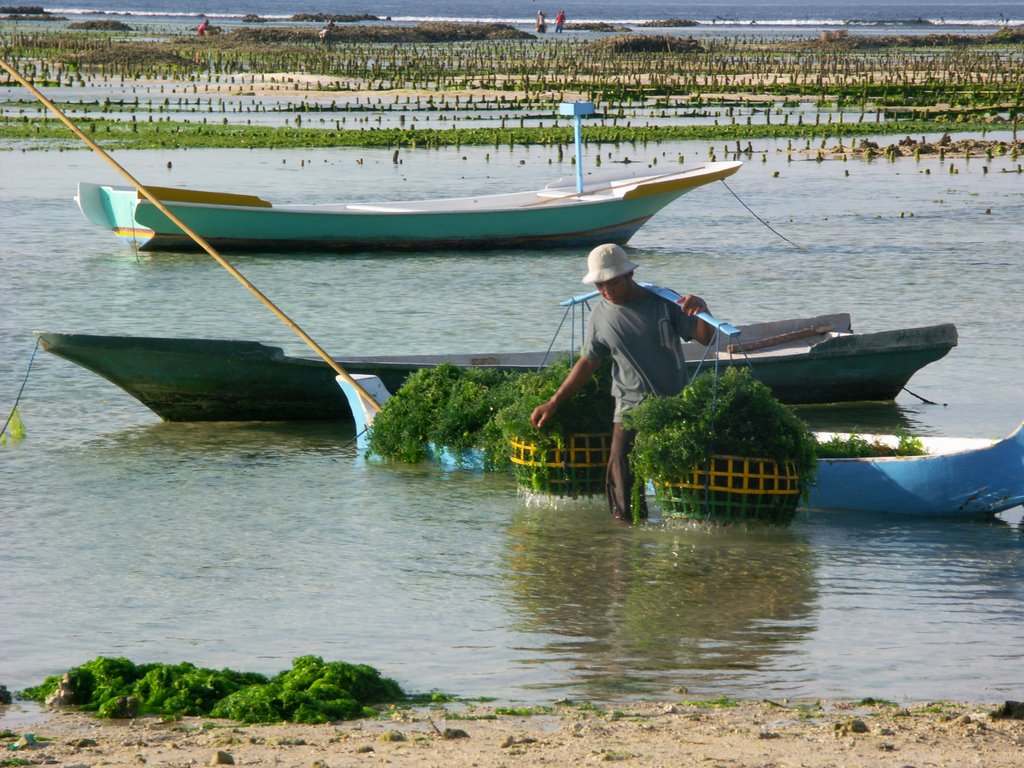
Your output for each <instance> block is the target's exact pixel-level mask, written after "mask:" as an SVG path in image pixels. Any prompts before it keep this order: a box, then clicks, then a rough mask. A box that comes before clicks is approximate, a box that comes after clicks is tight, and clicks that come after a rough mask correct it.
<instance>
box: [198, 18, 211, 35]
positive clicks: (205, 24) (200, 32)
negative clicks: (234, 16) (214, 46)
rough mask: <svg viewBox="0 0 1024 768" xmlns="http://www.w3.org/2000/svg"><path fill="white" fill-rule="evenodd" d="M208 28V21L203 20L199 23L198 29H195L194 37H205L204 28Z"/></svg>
mask: <svg viewBox="0 0 1024 768" xmlns="http://www.w3.org/2000/svg"><path fill="white" fill-rule="evenodd" d="M208 26H210V20H209V19H203V20H202V21H201V22H199V27H198V28H197V29H196V37H206V28H207V27H208Z"/></svg>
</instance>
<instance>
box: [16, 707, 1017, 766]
mask: <svg viewBox="0 0 1024 768" xmlns="http://www.w3.org/2000/svg"><path fill="white" fill-rule="evenodd" d="M551 709H552V713H547V712H544V713H542V714H536V715H532V716H522V715H495V714H494V710H493V709H491V708H488V707H484V706H479V707H477V706H473V707H469V708H465V707H462V706H459V707H455V708H451V707H449V709H448V710H438V709H435V710H427V709H417V710H394V711H392V712H385V713H382V716H381V718H380V719H377V720H359V721H352V722H343V723H337V724H328V725H316V726H308V725H289V724H284V725H252V726H239V725H236V724H232V723H230V722H226V721H213V720H207V719H196V718H186V719H183V720H178V721H170V722H162V721H160V720H159V719H158V718H138V719H134V720H121V721H103V720H97V719H95V718H93V717H91V716H90V715H86V714H83V713H73V712H59V713H53V714H44V715H42V716H41V717H40V721H38V722H32V721H31V719H21V720H19V721H18V723H17V725H18V729H17V730H16V731H15V730H12V729H11V723H10V722H8V719H0V727H5V728H7V729H8V730H7V734H6V736H7V737H6V738H5V739H4V743H11V742H13V741H14V740H15V739H16V738H17V737H18V736H20V735H21V734H22V733H24V732H31V733H33V734H34V736H35V739H36V745H35V746H27V747H24V748H22V749H19V750H17V751H11V752H8V753H7V754H8V756H9V757H18V758H22V759H27V760H30V761H32V762H33V763H36V764H43V763H46V764H54V765H66V766H93V765H97V766H98V765H102V766H111V767H112V768H118V767H120V766H138V765H145V764H148V765H203V764H205V765H212V764H234V765H273V766H278V767H279V768H281V767H286V766H305V767H307V768H309V767H310V766H313V767H315V768H337V767H338V766H348V765H376V764H387V765H393V766H406V765H409V766H412V765H416V766H445V767H446V768H461V767H462V766H466V767H467V768H469V767H470V766H474V767H476V768H499V766H511V765H519V766H576V765H584V764H591V763H605V762H623V763H627V764H629V765H643V766H679V765H709V766H729V767H730V768H746V767H749V768H754V767H755V766H758V767H761V766H808V767H812V768H813V767H816V766H822V767H824V766H852V765H856V766H965V765H981V766H985V768H1002V767H1003V766H1006V768H1010V766H1019V765H1021V763H1022V760H1024V721H1022V720H1014V719H1003V718H993V717H992V716H991V713H992V712H993V711H994V710H995V709H996V705H995V704H984V703H952V702H941V703H919V704H913V705H909V706H906V707H903V706H894V705H891V704H883V705H863V704H849V703H843V702H808V703H806V704H803V705H799V704H794V703H784V702H749V703H740V704H738V705H736V706H707V705H704V704H698V703H694V702H688V703H678V704H672V703H640V704H635V703H630V704H624V705H622V707H621V709H615V708H612V707H608V708H605V709H603V710H602V709H597V708H594V707H589V706H578V705H573V704H563V705H561V706H555V707H552V708H551ZM454 710H457V712H456V711H454ZM449 713H451V714H449Z"/></svg>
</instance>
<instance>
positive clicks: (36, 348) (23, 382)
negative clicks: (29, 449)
mask: <svg viewBox="0 0 1024 768" xmlns="http://www.w3.org/2000/svg"><path fill="white" fill-rule="evenodd" d="M38 351H39V337H38V336H37V337H36V345H35V346H34V347H33V348H32V356H31V357H29V359H28V370H26V371H25V378H24V379H22V380H21V388H20V389H19V390H18V396H17V397H15V398H14V407H13V408H11V412H10V414H8V416H7V421H5V422H4V427H3V429H0V435H3V434H6V433H7V427H8V425H10V423H11V420H12V419H13V418H14V414H15V413H17V411H18V403H20V402H21V395H22V393H23V392H24V391H25V385H26V384H28V375H29V374H30V373H32V363H34V362H35V359H36V352H38Z"/></svg>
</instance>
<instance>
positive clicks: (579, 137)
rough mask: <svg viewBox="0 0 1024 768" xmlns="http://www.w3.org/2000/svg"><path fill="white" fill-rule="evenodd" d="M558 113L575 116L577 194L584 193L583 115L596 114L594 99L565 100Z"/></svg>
mask: <svg viewBox="0 0 1024 768" xmlns="http://www.w3.org/2000/svg"><path fill="white" fill-rule="evenodd" d="M558 114H560V115H566V116H568V117H572V118H574V126H573V127H574V128H575V134H576V194H579V195H582V194H583V115H592V114H594V103H593V102H592V101H563V102H562V103H561V104H560V105H559V107H558Z"/></svg>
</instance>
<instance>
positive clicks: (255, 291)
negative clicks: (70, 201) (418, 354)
mask: <svg viewBox="0 0 1024 768" xmlns="http://www.w3.org/2000/svg"><path fill="white" fill-rule="evenodd" d="M0 67H3V69H4V70H5V71H6V72H7V74H9V75H10V76H11V77H13V78H14V79H15V80H17V81H18V82H19V83H21V85H23V86H24V87H25V88H27V89H28V91H29V92H30V93H31V94H32V95H33V96H35V97H36V98H37V99H38V100H39V101H40V102H41V103H42V104H43V106H45V107H46V108H47V109H49V110H50V111H51V112H53V114H55V115H56V116H57V117H58V118H60V121H61V122H62V123H64V125H66V126H67V127H68V128H69V129H71V132H72V133H74V134H75V135H76V136H77V137H78V138H80V139H81V140H82V141H84V142H85V144H86V145H87V146H88V147H89V149H91V150H92V151H93V152H96V153H97V154H98V155H99V156H100V157H102V158H103V159H104V160H106V161H107V162H108V163H110V164H111V165H112V166H114V168H115V169H117V172H118V173H120V174H121V175H122V176H124V177H125V178H126V179H127V180H128V181H129V183H131V185H132V186H133V187H135V188H136V189H137V190H138V191H139V193H140V194H141V195H142V196H143V197H145V198H146V199H147V200H149V202H151V203H152V204H153V205H154V206H156V208H157V210H159V211H160V212H161V213H162V214H163V215H164V216H166V217H167V218H168V219H170V220H171V221H172V222H173V223H174V225H175V226H177V227H178V228H179V229H181V231H182V232H184V233H185V234H186V235H188V236H189V237H190V238H192V240H194V241H195V243H196V245H198V246H199V247H200V248H202V249H203V250H204V251H206V252H207V253H208V254H210V256H212V257H213V259H214V261H216V262H217V263H218V264H220V265H221V266H222V267H224V269H226V270H227V271H228V272H229V273H231V276H232V277H234V278H235V279H236V280H237V281H238V282H240V283H241V284H242V285H243V286H245V288H246V289H247V290H248V291H249V292H250V293H251V294H252V295H253V296H255V297H256V298H257V299H259V300H260V301H261V302H262V303H263V304H264V305H265V306H266V307H267V309H269V310H270V311H271V312H273V313H274V314H275V315H277V317H278V318H279V319H280V320H281V322H283V323H284V324H285V325H287V326H288V327H289V328H291V329H292V330H293V331H295V333H296V334H298V336H299V338H300V339H302V340H303V341H304V342H306V344H308V345H309V346H310V347H311V348H312V350H313V351H314V352H316V353H317V354H318V355H319V356H320V357H321V358H323V361H324V362H325V363H327V364H328V365H329V366H331V368H333V369H334V372H335V373H337V374H338V375H339V376H341V378H343V379H344V380H345V381H347V382H348V383H349V384H351V385H352V386H353V387H354V388H355V390H356V391H357V392H358V393H359V394H360V395H361V396H362V397H363V399H365V400H366V401H367V402H368V403H369V404H370V406H371V407H372V408H373V410H374V412H377V411H380V404H379V403H378V402H377V401H376V400H375V399H374V398H373V396H372V395H371V394H370V393H369V392H367V391H366V390H365V389H364V388H363V387H362V386H361V385H360V384H359V382H358V381H356V380H355V379H353V378H352V375H351V374H349V372H348V371H346V370H345V369H344V368H342V367H341V365H339V364H338V362H337V361H336V360H335V359H334V358H332V357H331V356H330V355H328V354H327V352H326V351H324V349H323V347H321V346H320V345H319V344H317V343H316V341H314V340H313V338H312V337H311V336H310V335H309V334H308V333H306V332H305V331H304V330H302V328H300V327H299V325H298V324H297V323H296V322H295V321H294V320H292V319H291V318H290V317H288V315H286V314H285V313H284V312H283V311H282V310H280V309H279V308H278V307H277V305H276V304H274V302H272V301H271V300H270V299H268V298H267V297H266V296H265V295H264V294H263V292H262V291H260V289H259V288H257V287H256V286H255V285H253V284H252V283H250V282H249V280H248V279H247V278H246V277H245V275H243V274H242V273H241V272H239V271H238V270H237V269H235V268H234V267H233V266H232V265H231V264H230V263H229V262H228V261H227V259H225V258H224V257H223V256H221V255H220V254H219V253H217V251H216V250H214V248H213V246H212V245H210V244H209V243H208V242H206V240H205V239H203V238H202V237H201V236H200V235H199V233H197V232H196V231H194V230H193V229H192V228H191V227H189V226H188V225H187V224H186V223H185V222H183V221H182V220H181V219H180V218H178V216H177V215H175V214H174V212H173V211H171V210H170V209H169V208H168V207H167V206H166V205H164V203H163V202H162V201H161V200H160V199H158V198H157V197H156V196H155V195H154V194H153V193H152V192H150V191H149V190H148V189H147V188H146V187H145V186H144V185H143V184H142V183H141V182H140V181H138V180H136V179H135V177H134V176H132V175H131V174H130V173H129V172H128V171H127V170H125V168H124V167H122V166H121V165H120V164H119V163H118V162H117V161H116V160H114V158H112V157H111V156H110V155H109V154H107V152H106V151H105V150H104V149H103V148H102V147H100V145H99V144H97V143H96V142H95V141H93V140H92V139H91V138H89V137H88V136H87V135H86V134H85V133H83V132H82V130H81V129H80V128H79V127H78V126H77V125H75V124H74V123H73V122H72V121H71V120H70V118H68V116H67V115H65V114H64V113H63V112H61V110H60V109H59V108H58V107H57V106H56V105H55V104H54V103H53V102H52V101H50V100H49V99H48V98H46V96H44V95H43V94H42V93H40V91H39V90H38V89H37V88H36V87H35V86H34V85H32V83H30V82H29V81H28V80H26V79H25V78H24V77H22V76H21V73H20V72H18V71H17V70H16V69H14V68H13V67H12V66H11V65H10V64H8V63H7V62H6V61H5V60H4V59H2V58H0Z"/></svg>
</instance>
